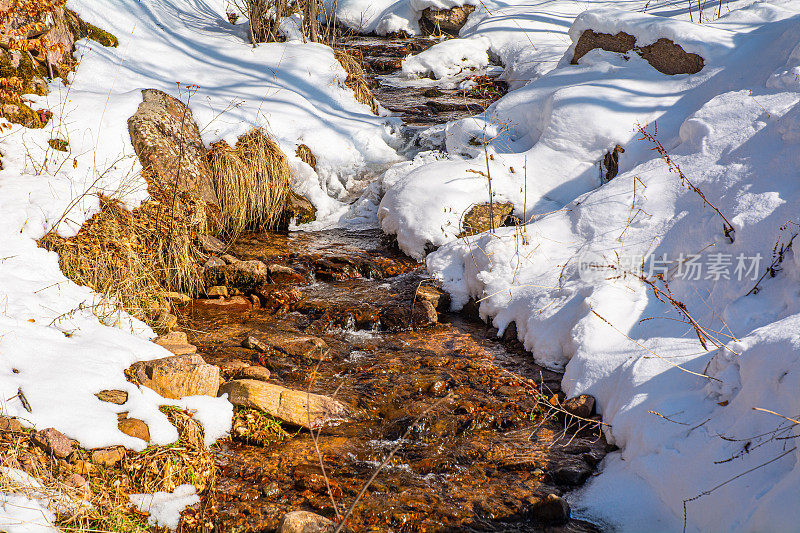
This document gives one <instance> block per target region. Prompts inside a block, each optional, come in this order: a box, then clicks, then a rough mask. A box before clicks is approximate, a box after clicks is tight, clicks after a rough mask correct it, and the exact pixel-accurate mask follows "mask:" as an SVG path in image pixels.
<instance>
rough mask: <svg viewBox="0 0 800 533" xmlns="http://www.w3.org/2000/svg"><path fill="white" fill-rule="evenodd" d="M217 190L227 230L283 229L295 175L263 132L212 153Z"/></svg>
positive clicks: (217, 146)
mask: <svg viewBox="0 0 800 533" xmlns="http://www.w3.org/2000/svg"><path fill="white" fill-rule="evenodd" d="M209 157H210V160H211V166H212V170H213V174H214V188H215V189H216V193H217V197H218V198H219V203H220V208H221V209H222V223H223V225H224V226H225V228H226V230H227V231H228V232H230V233H232V234H234V235H235V234H237V233H239V232H241V231H242V230H244V229H250V228H262V229H274V228H277V227H278V226H279V223H280V220H281V215H282V214H283V211H284V208H285V206H286V199H287V198H288V195H289V183H290V181H291V171H290V168H289V161H288V159H286V156H285V155H284V153H283V152H282V151H281V149H280V147H279V146H278V145H277V143H275V141H273V140H272V139H270V138H269V136H268V135H267V134H266V132H265V131H264V130H262V129H260V128H257V129H254V130H252V131H250V132H249V133H246V134H245V135H242V136H241V137H239V140H238V141H236V146H235V147H231V146H230V145H228V144H227V143H226V142H224V141H220V142H218V143H215V144H213V145H212V146H211V150H210V152H209Z"/></svg>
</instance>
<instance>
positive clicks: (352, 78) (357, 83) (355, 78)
mask: <svg viewBox="0 0 800 533" xmlns="http://www.w3.org/2000/svg"><path fill="white" fill-rule="evenodd" d="M333 54H334V56H335V57H336V60H337V61H338V62H339V63H340V64H341V65H342V68H343V69H344V71H345V72H347V79H345V80H344V84H345V85H346V86H347V87H349V88H350V89H352V90H353V92H354V93H355V97H356V101H357V102H359V103H362V104H367V105H368V106H369V107H370V109H372V112H373V113H374V114H376V115H377V114H378V103H377V102H376V101H375V97H374V96H373V94H372V90H371V89H370V88H369V80H368V78H367V73H366V71H365V70H364V66H363V65H362V64H361V61H360V59H358V58H356V56H355V55H354V54H353V53H351V52H349V51H347V50H344V49H339V50H334V51H333Z"/></svg>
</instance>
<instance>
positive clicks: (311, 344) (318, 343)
mask: <svg viewBox="0 0 800 533" xmlns="http://www.w3.org/2000/svg"><path fill="white" fill-rule="evenodd" d="M242 346H244V347H245V348H249V349H251V350H258V351H260V352H269V351H273V352H278V353H282V354H286V355H289V356H292V357H302V358H304V359H311V360H312V361H320V360H321V361H330V354H329V353H328V352H329V351H330V349H329V348H328V345H327V343H326V342H325V341H324V340H322V339H320V338H319V337H310V336H307V335H295V334H293V333H288V334H279V333H274V334H269V335H262V337H261V338H259V339H257V338H256V337H252V336H249V337H247V338H246V339H245V340H244V341H243V342H242Z"/></svg>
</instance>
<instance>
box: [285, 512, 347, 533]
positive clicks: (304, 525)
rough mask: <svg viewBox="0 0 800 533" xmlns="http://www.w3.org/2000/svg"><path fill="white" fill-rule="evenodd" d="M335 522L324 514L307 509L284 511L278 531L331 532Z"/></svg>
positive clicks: (294, 532)
mask: <svg viewBox="0 0 800 533" xmlns="http://www.w3.org/2000/svg"><path fill="white" fill-rule="evenodd" d="M334 531H336V524H335V523H333V522H332V521H331V520H328V519H327V518H325V517H324V516H320V515H318V514H314V513H311V512H308V511H292V512H291V513H286V515H285V516H284V517H283V520H281V524H280V526H278V533H333V532H334Z"/></svg>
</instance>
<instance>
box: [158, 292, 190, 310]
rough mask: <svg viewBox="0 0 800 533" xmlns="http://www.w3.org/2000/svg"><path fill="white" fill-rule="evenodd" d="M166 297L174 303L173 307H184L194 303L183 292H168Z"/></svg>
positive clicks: (165, 294)
mask: <svg viewBox="0 0 800 533" xmlns="http://www.w3.org/2000/svg"><path fill="white" fill-rule="evenodd" d="M164 296H165V297H166V298H167V299H168V300H169V301H170V302H172V305H177V306H183V305H186V304H188V303H189V302H191V301H192V299H191V297H190V296H189V295H188V294H184V293H182V292H174V291H171V292H167V293H164Z"/></svg>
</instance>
